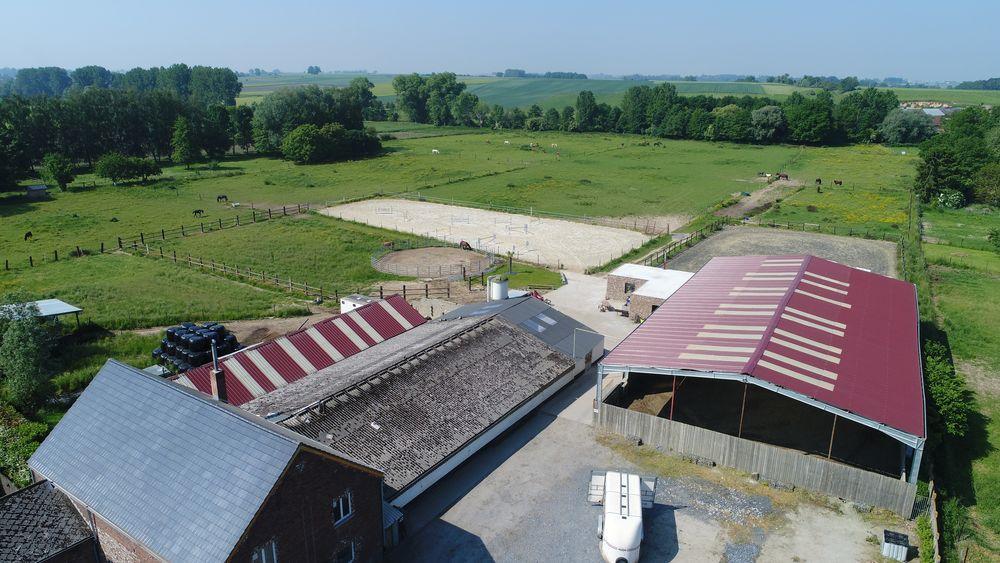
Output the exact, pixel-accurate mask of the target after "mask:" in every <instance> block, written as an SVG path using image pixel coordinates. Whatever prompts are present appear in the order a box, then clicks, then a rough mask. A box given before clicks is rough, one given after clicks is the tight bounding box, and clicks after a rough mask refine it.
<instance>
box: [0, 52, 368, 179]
mask: <svg viewBox="0 0 1000 563" xmlns="http://www.w3.org/2000/svg"><path fill="white" fill-rule="evenodd" d="M175 66H176V65H175ZM171 68H173V67H171ZM196 68H197V67H196ZM78 70H79V69H78ZM131 72H132V71H130V73H131ZM127 74H129V73H126V75H127ZM154 74H157V75H159V73H158V72H157V73H154ZM159 77H160V76H158V79H159ZM189 84H190V83H189ZM372 87H373V85H372V84H371V82H369V81H368V80H367V79H365V78H358V79H355V80H354V81H352V82H351V84H350V85H349V86H348V87H346V88H326V89H320V88H318V87H315V86H311V87H306V88H298V89H287V90H279V91H276V92H274V93H272V94H269V95H268V96H266V97H264V99H263V100H261V101H260V102H258V103H257V104H255V105H254V106H234V105H228V106H227V105H222V104H210V105H204V104H203V101H202V100H203V98H200V97H195V96H194V94H193V93H192V92H193V91H192V90H191V89H189V90H188V92H189V94H188V97H187V98H186V99H182V98H181V97H180V96H179V95H178V94H177V91H176V90H174V89H165V88H158V87H154V88H149V89H138V88H136V89H133V88H112V87H105V86H101V85H100V84H90V85H88V86H87V87H82V88H68V89H65V90H64V93H63V94H62V95H61V96H50V95H44V94H36V95H32V96H23V95H20V94H13V95H10V96H6V97H3V98H0V190H5V189H12V188H14V187H15V186H16V185H17V183H18V182H19V181H20V180H22V179H24V178H26V177H29V176H31V175H32V174H34V173H35V172H36V167H38V166H41V167H42V173H43V175H44V176H46V178H48V179H51V180H52V181H53V183H54V184H58V185H60V186H64V185H66V184H68V183H69V182H71V181H72V170H73V169H74V166H75V165H87V166H90V167H93V168H94V170H95V172H97V173H99V175H102V176H104V177H107V178H109V179H111V180H112V181H113V182H115V183H118V182H119V181H129V180H134V179H146V178H148V177H150V176H155V175H157V174H158V173H159V163H160V162H162V161H163V160H171V161H173V162H176V163H181V164H185V165H190V164H191V163H193V162H196V161H198V160H201V159H202V158H206V157H207V158H209V159H212V160H218V159H220V158H222V157H223V156H224V155H225V154H226V152H228V151H234V152H235V150H236V149H237V148H241V149H242V150H243V151H245V152H246V151H250V150H251V148H253V149H255V150H257V151H258V152H261V153H265V154H271V155H277V156H285V155H284V153H283V142H284V137H285V136H286V135H288V134H289V133H291V132H292V131H293V130H294V129H296V128H297V127H299V126H301V125H312V126H315V127H317V128H323V127H324V126H326V125H331V124H339V126H340V127H342V128H343V132H341V130H340V129H336V128H334V129H327V132H328V133H330V134H329V135H327V136H326V137H322V138H320V140H321V141H324V142H325V141H329V142H328V143H326V145H324V146H323V147H322V148H321V150H318V151H315V152H313V153H311V154H313V155H314V159H311V160H308V161H309V162H318V161H329V160H337V159H341V158H353V157H358V156H364V155H369V154H375V153H377V152H378V150H379V149H380V145H379V143H378V138H377V137H376V136H375V134H374V132H372V131H363V119H364V118H365V117H366V116H370V117H371V118H382V119H384V118H385V117H386V115H385V114H386V110H385V106H383V105H382V103H381V102H379V101H378V100H377V99H376V98H375V96H374V95H373V94H372V92H371V89H372ZM194 91H196V90H194ZM105 157H108V158H105ZM147 158H149V159H152V160H151V161H150V162H145V159H147ZM316 159H319V160H316ZM102 160H103V161H104V165H103V166H99V164H100V163H101V161H102ZM293 160H296V161H302V160H299V159H293ZM303 162H305V161H303ZM103 172H107V174H104V173H103ZM67 178H69V180H67Z"/></svg>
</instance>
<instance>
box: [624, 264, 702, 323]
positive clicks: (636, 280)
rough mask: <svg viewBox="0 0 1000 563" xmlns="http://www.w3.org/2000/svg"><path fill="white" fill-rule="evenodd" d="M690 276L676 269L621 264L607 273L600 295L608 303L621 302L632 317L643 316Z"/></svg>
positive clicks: (649, 312) (634, 318)
mask: <svg viewBox="0 0 1000 563" xmlns="http://www.w3.org/2000/svg"><path fill="white" fill-rule="evenodd" d="M693 275H694V274H692V273H691V272H682V271H680V270H665V269H663V268H653V267H650V266H643V265H641V264H622V265H621V266H618V267H617V268H615V269H614V271H612V272H611V273H610V274H608V279H607V283H608V287H607V291H606V292H605V295H604V298H605V299H607V300H608V301H610V302H622V301H624V302H625V305H627V308H628V313H629V316H630V317H631V318H632V319H633V320H638V319H645V318H648V317H649V315H651V314H653V311H655V310H656V309H657V308H659V306H660V305H662V304H663V302H664V301H666V299H667V298H668V297H670V296H671V295H673V294H674V292H675V291H677V290H678V289H679V288H680V287H681V286H682V285H684V283H685V282H687V281H688V280H689V279H691V276H693Z"/></svg>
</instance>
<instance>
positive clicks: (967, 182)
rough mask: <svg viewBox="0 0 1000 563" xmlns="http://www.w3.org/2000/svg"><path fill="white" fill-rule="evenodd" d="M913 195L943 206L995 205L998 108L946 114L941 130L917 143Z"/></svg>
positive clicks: (999, 178) (999, 195) (998, 202)
mask: <svg viewBox="0 0 1000 563" xmlns="http://www.w3.org/2000/svg"><path fill="white" fill-rule="evenodd" d="M916 188H917V193H918V194H919V195H920V198H921V199H922V200H923V201H925V202H930V203H934V204H938V205H943V206H946V207H955V208H957V207H962V206H963V205H966V204H969V203H983V204H987V205H992V206H994V207H1000V107H994V108H993V109H991V110H986V109H984V108H982V107H970V108H966V109H964V110H962V111H959V112H955V113H953V114H951V115H950V116H949V117H948V118H947V119H946V120H945V122H944V132H943V133H941V134H940V135H935V136H934V137H931V138H930V139H928V140H926V141H924V142H923V143H922V144H921V145H920V162H919V164H918V165H917V179H916Z"/></svg>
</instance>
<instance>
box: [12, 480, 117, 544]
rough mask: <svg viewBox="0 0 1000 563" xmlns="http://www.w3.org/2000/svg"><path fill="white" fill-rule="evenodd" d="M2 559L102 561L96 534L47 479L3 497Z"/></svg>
mask: <svg viewBox="0 0 1000 563" xmlns="http://www.w3.org/2000/svg"><path fill="white" fill-rule="evenodd" d="M0 561H24V562H29V561H75V562H80V563H82V562H85V561H93V562H95V563H97V561H100V559H98V557H97V551H96V548H95V544H94V534H93V533H92V532H91V531H90V528H88V527H87V523H86V522H84V520H83V516H81V515H80V513H79V512H77V511H76V508H74V507H73V503H71V502H70V500H69V498H68V497H67V496H66V495H64V494H63V493H62V492H61V491H59V490H58V489H57V488H55V487H54V486H53V485H52V483H50V482H48V481H39V482H38V483H35V484H33V485H30V486H28V487H25V488H23V489H21V490H19V491H16V492H14V493H11V494H10V495H7V496H5V497H0Z"/></svg>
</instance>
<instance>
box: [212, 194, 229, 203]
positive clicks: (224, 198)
mask: <svg viewBox="0 0 1000 563" xmlns="http://www.w3.org/2000/svg"><path fill="white" fill-rule="evenodd" d="M224 201H225V202H227V203H228V202H229V196H227V195H225V194H221V195H217V196H215V203H222V202H224Z"/></svg>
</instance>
